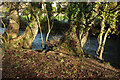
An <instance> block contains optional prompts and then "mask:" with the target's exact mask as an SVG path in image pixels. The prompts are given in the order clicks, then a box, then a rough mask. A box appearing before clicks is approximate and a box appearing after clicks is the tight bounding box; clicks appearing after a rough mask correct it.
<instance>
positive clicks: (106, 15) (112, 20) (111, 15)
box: [96, 2, 120, 59]
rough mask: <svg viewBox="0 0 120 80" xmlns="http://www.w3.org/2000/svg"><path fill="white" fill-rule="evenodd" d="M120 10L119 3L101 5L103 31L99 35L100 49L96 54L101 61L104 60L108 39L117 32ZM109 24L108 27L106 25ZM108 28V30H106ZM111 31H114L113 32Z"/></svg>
mask: <svg viewBox="0 0 120 80" xmlns="http://www.w3.org/2000/svg"><path fill="white" fill-rule="evenodd" d="M119 9H120V4H119V3H117V2H112V3H111V2H108V3H102V4H101V13H102V14H101V31H100V33H99V35H98V44H99V45H98V48H97V51H96V54H97V56H98V58H99V59H102V54H103V51H104V46H105V42H106V39H107V37H108V35H109V34H110V33H112V34H113V33H115V32H116V30H117V25H116V22H117V17H118V13H119V12H120V11H119ZM106 24H108V26H107V25H106ZM105 28H107V29H105ZM111 30H113V31H112V32H111Z"/></svg>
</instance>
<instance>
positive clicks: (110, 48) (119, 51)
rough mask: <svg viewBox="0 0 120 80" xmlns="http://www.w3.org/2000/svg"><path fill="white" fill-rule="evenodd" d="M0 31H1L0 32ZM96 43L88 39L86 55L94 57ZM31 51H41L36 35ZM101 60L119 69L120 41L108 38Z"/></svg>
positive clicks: (38, 38)
mask: <svg viewBox="0 0 120 80" xmlns="http://www.w3.org/2000/svg"><path fill="white" fill-rule="evenodd" d="M1 29H2V32H0V33H2V34H3V33H4V28H1ZM0 31H1V30H0ZM23 32H24V31H20V33H19V35H20V34H22V33H23ZM45 36H46V35H45V34H43V40H44V43H45ZM56 36H57V37H59V38H61V35H56ZM52 37H53V35H50V36H49V40H51V39H52ZM97 47H98V42H97V38H96V37H88V40H87V42H86V44H85V45H84V48H83V49H84V51H85V52H86V53H88V54H91V55H93V56H96V53H95V51H96V50H97ZM32 49H33V50H36V49H42V41H41V36H40V34H37V36H36V37H35V39H34V40H33V42H32ZM103 59H104V60H105V61H107V62H110V63H111V65H113V66H114V67H116V68H120V40H119V39H117V38H116V39H115V38H108V39H107V41H106V44H105V48H104V53H103Z"/></svg>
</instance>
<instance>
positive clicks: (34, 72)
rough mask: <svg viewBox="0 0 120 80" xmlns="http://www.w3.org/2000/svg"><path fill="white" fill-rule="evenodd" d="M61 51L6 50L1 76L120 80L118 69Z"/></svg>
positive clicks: (92, 59) (119, 70)
mask: <svg viewBox="0 0 120 80" xmlns="http://www.w3.org/2000/svg"><path fill="white" fill-rule="evenodd" d="M64 52H65V51H63V52H62V51H47V52H46V51H42V52H37V51H34V50H24V49H23V50H5V51H4V54H3V58H2V78H3V79H4V78H17V79H23V78H43V79H47V78H50V79H53V78H55V79H59V78H60V79H64V78H66V79H86V80H88V79H94V80H98V79H107V80H108V79H109V80H110V79H111V80H119V79H120V69H115V68H114V67H112V66H111V65H108V64H107V63H104V62H102V63H101V62H100V61H99V60H96V59H94V58H90V57H83V58H79V57H74V56H72V55H67V54H65V53H64ZM68 54H69V53H68Z"/></svg>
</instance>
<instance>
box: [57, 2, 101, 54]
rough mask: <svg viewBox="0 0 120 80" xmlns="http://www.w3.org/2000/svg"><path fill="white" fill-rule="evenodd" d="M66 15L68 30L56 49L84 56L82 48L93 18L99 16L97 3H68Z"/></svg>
mask: <svg viewBox="0 0 120 80" xmlns="http://www.w3.org/2000/svg"><path fill="white" fill-rule="evenodd" d="M66 10H67V12H66V13H67V14H68V17H69V21H70V29H69V30H68V31H67V32H66V33H65V34H64V35H63V36H62V39H61V42H60V45H59V46H58V49H65V50H67V51H70V52H74V53H76V54H78V55H84V51H83V46H84V44H85V42H86V40H87V37H88V33H89V30H90V28H91V27H92V25H93V24H94V21H95V18H96V17H97V16H99V15H100V13H99V3H88V2H86V3H82V2H77V3H73V2H71V3H68V6H67V9H66Z"/></svg>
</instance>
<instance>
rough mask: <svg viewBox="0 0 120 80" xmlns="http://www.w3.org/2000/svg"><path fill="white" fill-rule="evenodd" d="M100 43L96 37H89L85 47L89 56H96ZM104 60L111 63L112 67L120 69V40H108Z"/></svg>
mask: <svg viewBox="0 0 120 80" xmlns="http://www.w3.org/2000/svg"><path fill="white" fill-rule="evenodd" d="M97 47H98V42H97V38H96V37H88V40H87V42H86V44H85V45H84V51H85V52H87V53H88V54H91V55H93V56H96V54H95V51H96V50H97ZM103 59H104V60H105V61H107V62H110V63H111V65H112V66H114V67H115V68H119V69H120V40H119V39H118V38H107V41H106V44H105V48H104V52H103Z"/></svg>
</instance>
